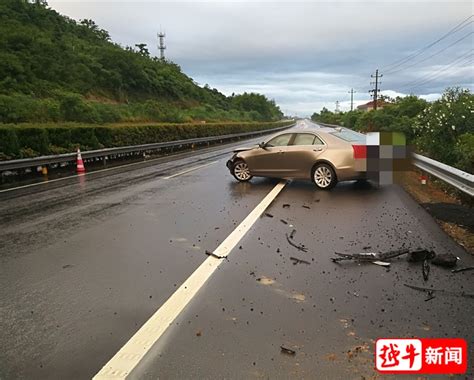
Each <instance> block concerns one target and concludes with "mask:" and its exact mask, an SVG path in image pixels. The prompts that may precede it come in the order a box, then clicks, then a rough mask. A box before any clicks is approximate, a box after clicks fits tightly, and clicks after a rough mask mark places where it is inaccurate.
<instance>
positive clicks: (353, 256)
mask: <svg viewBox="0 0 474 380" xmlns="http://www.w3.org/2000/svg"><path fill="white" fill-rule="evenodd" d="M408 252H409V251H408V249H399V250H396V251H389V252H385V253H375V252H361V253H340V252H334V253H335V254H336V255H337V256H339V257H333V258H331V260H332V261H333V262H335V263H337V262H339V261H345V260H355V261H362V262H374V261H379V262H380V261H382V262H383V261H385V260H389V259H393V258H395V257H398V256H401V255H406V254H407V253H408Z"/></svg>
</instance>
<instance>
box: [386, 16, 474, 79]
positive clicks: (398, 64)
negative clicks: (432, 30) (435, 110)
mask: <svg viewBox="0 0 474 380" xmlns="http://www.w3.org/2000/svg"><path fill="white" fill-rule="evenodd" d="M473 17H474V15H470V16H469V17H468V18H466V19H464V20H463V21H461V22H460V23H459V24H457V25H456V26H455V27H454V28H452V29H451V30H450V31H449V32H447V33H446V34H444V35H443V36H441V37H440V38H438V39H437V40H436V41H434V42H432V43H430V44H428V45H426V46H425V47H423V48H421V49H420V50H418V51H416V52H414V53H412V54H410V55H409V56H407V57H405V58H402V59H399V60H398V61H395V62H393V63H391V64H389V65H387V66H385V67H384V69H385V70H386V71H387V72H388V71H389V70H393V69H394V68H396V67H399V66H401V65H402V64H403V63H405V62H408V61H410V60H412V59H413V58H416V57H418V56H419V55H420V54H422V53H423V52H425V51H426V50H428V49H429V48H430V47H432V46H434V45H436V44H437V43H438V42H441V41H442V40H444V39H445V38H446V37H449V36H450V35H451V34H453V33H456V32H457V31H459V30H461V29H463V28H465V27H466V26H468V25H470V24H472V23H473V21H469V22H467V21H468V20H470V19H471V18H473ZM466 22H467V23H466ZM389 67H391V68H389Z"/></svg>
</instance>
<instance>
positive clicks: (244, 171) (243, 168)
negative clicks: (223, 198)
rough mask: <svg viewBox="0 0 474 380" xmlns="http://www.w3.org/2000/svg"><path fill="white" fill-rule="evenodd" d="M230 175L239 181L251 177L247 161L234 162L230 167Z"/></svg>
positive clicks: (247, 179) (248, 179)
mask: <svg viewBox="0 0 474 380" xmlns="http://www.w3.org/2000/svg"><path fill="white" fill-rule="evenodd" d="M232 175H233V176H234V177H235V179H236V180H237V181H240V182H247V181H250V180H251V179H252V175H251V174H250V169H249V167H248V165H247V163H246V162H245V161H242V160H239V161H236V162H235V164H234V166H233V167H232Z"/></svg>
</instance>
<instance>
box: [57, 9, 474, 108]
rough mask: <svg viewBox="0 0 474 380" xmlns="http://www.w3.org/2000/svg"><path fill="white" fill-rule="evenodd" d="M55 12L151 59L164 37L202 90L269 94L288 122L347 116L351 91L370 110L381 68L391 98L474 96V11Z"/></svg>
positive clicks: (169, 52)
mask: <svg viewBox="0 0 474 380" xmlns="http://www.w3.org/2000/svg"><path fill="white" fill-rule="evenodd" d="M48 3H49V5H50V6H51V7H52V8H54V9H55V10H57V11H58V12H60V13H61V14H64V15H67V16H69V17H71V18H74V19H76V20H79V19H84V18H91V19H93V20H94V21H96V23H97V24H99V26H100V27H101V28H103V29H106V30H108V31H109V33H110V35H111V37H112V40H113V41H114V42H117V43H120V44H121V45H123V46H126V45H130V46H133V45H134V44H136V43H146V44H148V46H149V50H150V52H151V54H153V55H158V51H157V38H156V33H157V32H158V31H159V30H160V27H161V29H162V30H163V31H165V32H166V46H167V50H166V57H167V58H168V59H171V60H172V61H174V62H176V63H177V64H179V65H180V66H181V67H182V69H183V71H184V72H185V73H186V74H188V75H189V76H191V77H192V78H193V79H194V80H195V81H196V82H198V83H199V84H201V85H204V84H206V83H207V84H209V85H210V86H211V87H215V88H217V89H218V90H219V91H221V92H223V93H225V94H227V95H230V94H232V93H233V92H234V93H242V92H244V91H247V92H248V91H254V92H259V93H263V94H265V95H267V96H268V97H269V98H272V99H275V101H276V102H277V104H278V105H280V107H281V109H282V110H283V111H284V112H285V113H287V114H298V115H300V116H306V115H311V114H312V113H313V112H314V111H319V110H320V109H321V108H322V107H323V106H325V107H327V108H329V109H331V110H334V108H335V102H336V101H339V102H340V109H341V110H347V109H349V108H350V95H349V93H348V91H349V90H350V89H351V88H352V87H353V88H354V90H355V91H357V92H356V93H355V94H354V100H355V101H354V103H355V104H356V105H357V104H362V103H365V102H367V101H368V100H370V99H369V94H368V90H369V89H370V88H372V87H371V85H370V81H371V78H370V75H371V74H374V72H375V69H376V68H379V69H380V72H381V73H382V74H383V75H384V76H383V78H382V79H381V81H382V83H381V85H380V87H381V90H382V93H383V94H386V95H389V96H395V95H398V94H407V93H415V94H418V95H422V96H423V97H425V98H427V99H429V100H431V99H436V98H437V97H439V94H440V93H441V92H442V91H443V89H444V88H445V87H447V86H453V85H461V86H464V87H468V88H470V89H471V90H472V89H473V82H474V66H473V46H474V34H473V32H474V22H473V21H474V18H473V17H471V18H470V19H468V17H470V16H472V14H473V13H474V12H473V5H472V2H471V1H459V2H456V1H433V0H431V1H425V0H424V1H411V0H402V1H396V2H395V1H384V0H378V1H358V0H352V1H302V2H290V1H285V2H283V1H261V2H252V1H226V0H221V1H207V2H202V1H187V2H181V1H175V2H171V1H167V2H162V1H141V2H139V1H117V0H116V1H110V0H103V1H84V0H82V1H70V0H49V1H48ZM463 20H466V21H465V22H464V24H461V22H462V21H463ZM459 24H461V25H459ZM457 25H459V27H458V28H457V29H455V30H454V31H453V33H451V34H450V35H448V36H447V37H446V38H444V39H442V40H441V41H440V42H439V43H436V44H434V45H433V46H431V47H429V48H428V49H426V50H424V51H422V52H421V54H418V52H419V50H420V49H422V48H424V47H426V46H427V45H429V44H430V43H432V42H434V41H436V40H437V39H439V38H440V37H442V36H443V35H445V34H446V33H448V32H449V31H450V30H451V29H453V28H454V27H456V26H457ZM411 56H414V57H412V59H409V58H410V57H411ZM407 58H408V59H407ZM403 59H407V60H406V61H402V62H400V64H397V61H400V60H403Z"/></svg>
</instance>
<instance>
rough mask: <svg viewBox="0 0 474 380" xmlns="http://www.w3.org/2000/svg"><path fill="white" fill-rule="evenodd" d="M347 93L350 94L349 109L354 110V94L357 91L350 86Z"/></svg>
mask: <svg viewBox="0 0 474 380" xmlns="http://www.w3.org/2000/svg"><path fill="white" fill-rule="evenodd" d="M347 92H348V93H349V94H351V111H353V110H354V94H355V93H356V92H357V91H354V89H353V88H351V90H350V91H347Z"/></svg>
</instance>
